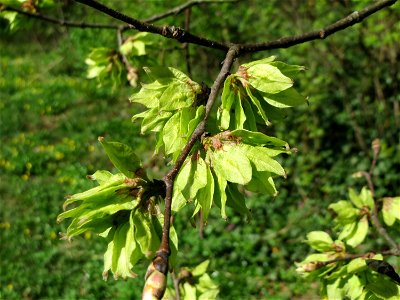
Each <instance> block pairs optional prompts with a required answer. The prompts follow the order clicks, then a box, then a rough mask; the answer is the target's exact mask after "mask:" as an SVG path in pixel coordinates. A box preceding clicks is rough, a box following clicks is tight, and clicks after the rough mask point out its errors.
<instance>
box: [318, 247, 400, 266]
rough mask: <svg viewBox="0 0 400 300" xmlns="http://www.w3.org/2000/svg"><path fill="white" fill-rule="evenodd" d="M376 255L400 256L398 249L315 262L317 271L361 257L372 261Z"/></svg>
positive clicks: (347, 255)
mask: <svg viewBox="0 0 400 300" xmlns="http://www.w3.org/2000/svg"><path fill="white" fill-rule="evenodd" d="M376 253H380V254H382V255H386V256H400V253H399V252H398V251H397V250H396V249H390V250H386V251H371V252H367V253H359V254H351V253H349V254H346V255H345V256H343V257H338V258H335V259H331V260H327V261H318V262H315V263H316V266H315V269H319V268H322V267H325V266H327V265H330V264H333V263H337V262H341V261H349V260H352V259H355V258H360V257H363V258H365V259H371V258H373V257H374V256H375V254H376Z"/></svg>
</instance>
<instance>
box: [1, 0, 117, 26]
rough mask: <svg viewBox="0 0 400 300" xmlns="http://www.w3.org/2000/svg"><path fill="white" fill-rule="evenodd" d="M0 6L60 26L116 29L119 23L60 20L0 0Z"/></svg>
mask: <svg viewBox="0 0 400 300" xmlns="http://www.w3.org/2000/svg"><path fill="white" fill-rule="evenodd" d="M0 8H1V9H0V11H1V10H6V11H14V12H16V13H19V14H21V15H24V16H27V17H31V18H34V19H38V20H42V21H46V22H49V23H53V24H57V25H61V26H67V27H79V28H100V29H118V28H120V25H117V24H98V23H84V22H75V21H65V20H60V19H56V18H53V17H49V16H45V15H42V14H40V13H30V12H28V11H24V10H22V9H18V8H14V7H11V6H8V5H6V4H4V3H1V2H0Z"/></svg>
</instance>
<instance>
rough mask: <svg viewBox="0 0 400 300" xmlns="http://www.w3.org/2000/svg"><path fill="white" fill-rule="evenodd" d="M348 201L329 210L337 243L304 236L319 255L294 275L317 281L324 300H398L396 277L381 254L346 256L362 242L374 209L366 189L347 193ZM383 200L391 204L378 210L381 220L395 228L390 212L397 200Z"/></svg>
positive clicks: (319, 235) (320, 234) (322, 235)
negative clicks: (333, 212) (298, 274)
mask: <svg viewBox="0 0 400 300" xmlns="http://www.w3.org/2000/svg"><path fill="white" fill-rule="evenodd" d="M349 198H350V200H341V201H339V202H336V203H333V204H331V205H330V206H329V207H330V208H331V209H332V210H334V211H335V213H336V217H335V219H334V221H335V223H336V227H335V228H336V229H338V230H339V234H338V239H337V240H335V241H333V239H332V238H331V236H330V235H329V234H328V233H326V232H324V231H313V232H310V233H308V235H307V240H306V243H308V244H309V245H310V247H311V248H313V249H314V250H316V251H318V252H319V253H314V254H310V255H308V256H307V257H306V259H305V260H303V261H302V262H300V263H298V264H297V265H298V269H297V271H298V272H299V273H301V274H303V275H305V276H308V277H312V278H318V279H319V280H320V282H321V296H322V297H323V298H324V299H344V298H349V299H393V300H394V299H398V296H399V295H400V277H399V276H398V275H397V274H396V273H395V271H394V270H393V268H392V267H391V266H390V265H389V264H388V263H387V262H386V261H384V260H383V256H382V254H380V253H376V254H375V253H372V252H371V253H367V254H365V255H364V256H361V255H360V257H357V256H356V257H354V255H353V256H352V254H349V253H348V252H347V249H346V248H347V247H349V248H350V249H353V248H355V247H357V246H359V245H361V244H362V243H363V241H364V240H365V238H366V236H367V234H368V232H369V222H370V221H371V214H372V213H373V212H372V210H373V209H374V206H375V205H376V204H375V202H374V199H373V197H372V195H371V192H370V191H369V190H368V189H367V188H363V189H362V190H361V192H360V194H357V193H355V191H354V190H352V189H350V190H349ZM386 199H390V201H389V200H386V202H390V203H391V204H390V208H389V207H387V205H385V206H384V207H382V210H381V214H382V215H383V216H384V217H383V220H384V221H385V223H386V225H388V226H397V227H399V225H400V224H399V223H400V222H395V220H400V218H399V209H397V210H392V208H396V206H397V208H398V206H399V204H400V197H396V198H386ZM388 208H389V209H388ZM385 215H386V217H385ZM352 257H354V258H353V259H352ZM396 283H397V284H396Z"/></svg>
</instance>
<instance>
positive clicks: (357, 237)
mask: <svg viewBox="0 0 400 300" xmlns="http://www.w3.org/2000/svg"><path fill="white" fill-rule="evenodd" d="M367 233H368V217H367V216H363V217H362V218H361V220H360V221H358V222H357V225H356V229H355V231H354V233H353V234H352V235H351V236H348V237H347V238H346V239H347V241H346V243H347V244H348V245H350V246H352V247H357V246H358V245H359V244H361V243H362V242H363V241H364V239H365V237H366V236H367Z"/></svg>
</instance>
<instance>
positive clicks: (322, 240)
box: [306, 231, 333, 252]
mask: <svg viewBox="0 0 400 300" xmlns="http://www.w3.org/2000/svg"><path fill="white" fill-rule="evenodd" d="M306 243H307V244H309V245H310V247H311V248H313V249H315V250H317V251H320V252H325V251H329V250H331V249H332V245H333V240H332V238H331V237H330V236H329V234H328V233H326V232H324V231H311V232H309V233H308V234H307V240H306Z"/></svg>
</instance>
